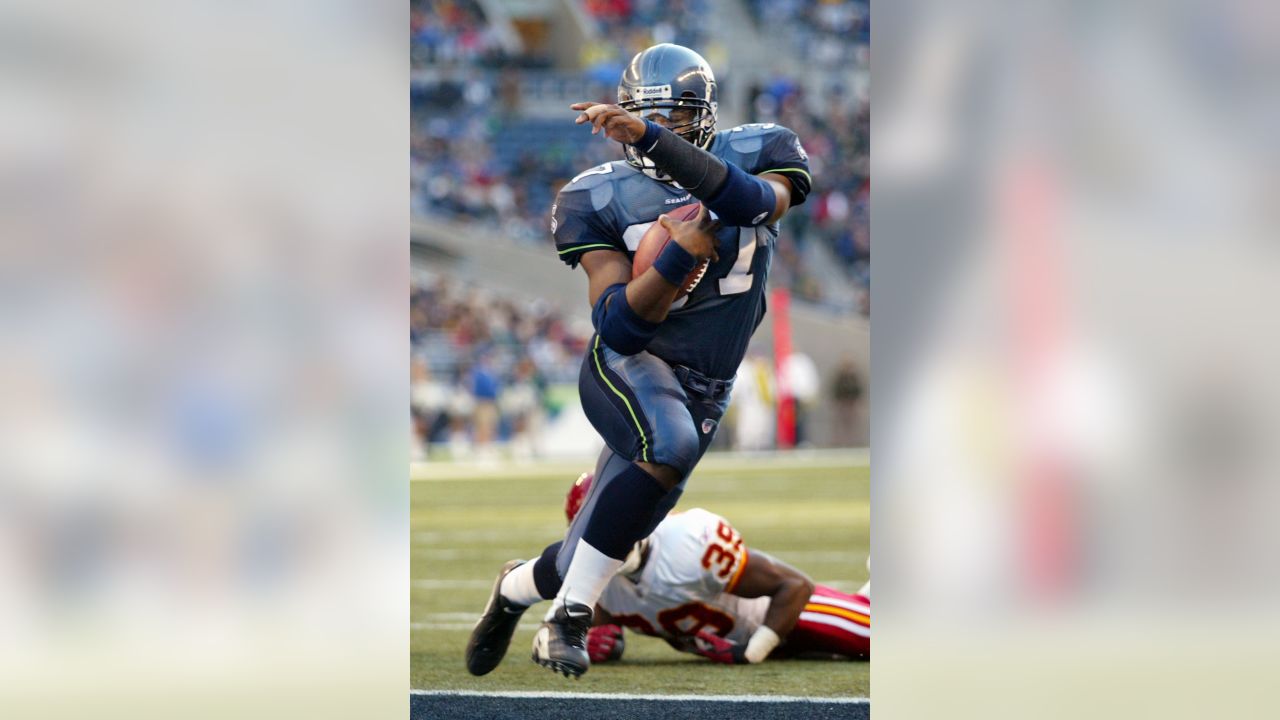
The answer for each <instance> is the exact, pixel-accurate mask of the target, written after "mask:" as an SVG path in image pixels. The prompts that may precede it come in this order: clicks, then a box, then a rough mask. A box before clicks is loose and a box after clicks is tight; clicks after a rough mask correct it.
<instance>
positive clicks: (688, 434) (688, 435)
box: [655, 422, 701, 487]
mask: <svg viewBox="0 0 1280 720" xmlns="http://www.w3.org/2000/svg"><path fill="white" fill-rule="evenodd" d="M659 442H660V444H659V446H658V448H657V450H658V452H657V453H656V457H655V460H656V461H657V462H658V463H659V464H662V465H667V466H670V467H672V468H674V469H675V471H676V473H677V475H678V477H677V478H676V482H677V483H678V482H680V480H683V479H684V478H685V477H687V476H688V475H689V473H691V472H693V466H694V464H695V463H697V462H698V452H699V450H700V449H701V448H700V445H699V440H698V431H697V430H696V429H695V428H694V427H693V423H692V422H688V423H677V424H673V425H672V426H670V427H668V428H666V432H664V433H663V436H662V437H661V438H659ZM674 485H675V483H672V486H673V487H674Z"/></svg>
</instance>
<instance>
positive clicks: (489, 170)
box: [410, 0, 870, 717]
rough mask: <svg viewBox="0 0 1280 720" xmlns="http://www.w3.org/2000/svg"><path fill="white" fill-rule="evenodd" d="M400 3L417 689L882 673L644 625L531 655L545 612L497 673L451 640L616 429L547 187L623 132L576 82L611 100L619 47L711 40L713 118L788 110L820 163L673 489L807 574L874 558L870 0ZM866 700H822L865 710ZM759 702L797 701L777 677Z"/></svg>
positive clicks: (816, 684)
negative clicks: (554, 654)
mask: <svg viewBox="0 0 1280 720" xmlns="http://www.w3.org/2000/svg"><path fill="white" fill-rule="evenodd" d="M411 9H412V15H411V18H412V19H411V22H412V36H411V37H412V40H411V48H412V49H411V52H412V77H411V108H412V118H411V141H412V148H411V154H410V159H411V183H412V186H411V187H412V190H411V198H412V200H411V207H412V221H411V226H412V229H411V237H412V270H411V272H412V290H411V298H410V317H411V330H410V339H411V347H412V357H411V378H412V379H411V389H410V394H411V408H412V445H411V454H412V458H411V460H413V461H415V462H414V463H413V465H412V472H411V475H412V478H413V482H412V488H411V511H410V513H411V514H410V520H411V522H410V532H411V538H412V539H411V548H412V559H411V573H410V574H411V578H412V590H411V603H410V610H411V617H412V622H411V633H410V637H411V641H410V682H411V687H413V688H416V690H415V692H416V693H418V694H417V695H415V696H414V703H415V705H414V710H413V711H412V713H411V714H413V715H414V716H415V717H418V716H422V717H427V716H445V715H448V716H458V717H470V716H477V715H484V714H485V712H486V711H485V710H484V708H483V707H481V705H482V704H483V703H484V702H489V701H492V698H489V699H487V700H486V698H485V697H484V696H483V695H477V693H490V692H494V691H499V692H503V693H510V692H516V693H520V692H530V691H532V692H544V691H552V692H557V693H558V692H562V691H581V692H592V691H603V692H607V693H611V694H616V693H618V692H632V693H635V692H639V693H656V694H670V693H676V694H679V693H682V692H683V693H698V694H706V693H717V692H719V693H733V694H734V695H735V696H737V697H743V696H755V699H756V700H759V699H760V698H762V697H764V696H768V697H769V698H776V697H778V696H795V695H801V696H808V697H813V698H824V699H833V698H835V699H843V700H844V701H849V700H850V699H851V698H855V699H856V698H865V697H867V696H868V695H869V692H870V665H869V663H813V662H808V663H805V662H792V663H784V664H781V665H783V666H782V667H777V666H776V665H775V666H772V667H771V666H769V665H768V664H765V665H762V666H753V667H750V668H736V669H735V670H734V681H733V683H731V684H730V683H726V682H725V681H724V675H723V672H722V671H723V669H724V668H722V667H717V666H714V665H712V664H710V663H707V662H706V661H704V660H703V659H702V658H698V657H695V656H690V655H680V654H678V653H675V652H673V651H672V650H671V649H670V648H669V647H667V645H666V644H665V643H663V642H661V641H659V640H656V639H652V638H643V637H640V636H636V635H634V634H632V635H630V637H629V639H628V644H627V651H626V657H625V662H623V663H619V664H614V665H602V666H600V667H598V668H596V669H594V670H593V671H592V672H590V673H588V674H587V675H586V676H584V677H583V678H582V679H581V680H580V681H578V682H574V683H572V684H565V683H561V682H556V681H557V680H559V678H551V677H548V676H547V673H546V671H544V670H543V669H541V668H539V667H537V666H535V665H533V664H532V663H530V662H529V660H528V647H529V642H530V638H531V637H532V635H533V632H534V629H535V628H536V626H537V622H538V618H540V616H541V613H540V612H533V613H529V614H528V615H527V616H526V618H525V619H524V620H523V621H522V623H521V625H520V628H519V629H518V630H517V633H516V636H515V638H514V639H513V642H512V647H511V651H510V652H509V653H508V655H507V658H506V659H505V660H504V662H503V665H502V666H501V667H500V668H498V670H496V671H495V672H493V673H492V674H490V675H487V676H485V677H481V678H475V677H472V676H470V675H468V674H467V672H466V670H465V669H464V667H463V663H462V650H463V647H464V646H465V644H466V640H467V636H468V634H469V632H470V630H471V627H472V624H473V623H474V621H475V618H476V617H477V613H478V611H479V610H480V608H481V607H483V605H484V603H485V600H486V598H487V594H488V592H489V587H490V584H491V583H492V577H493V573H494V572H495V571H496V569H497V568H498V567H499V566H500V565H501V564H502V563H503V562H504V561H506V560H508V559H511V558H513V557H523V558H527V557H530V556H531V554H533V553H536V552H538V551H539V550H540V549H541V548H542V547H544V546H545V545H546V544H547V543H548V542H551V541H553V540H555V539H556V538H557V537H559V536H560V535H561V534H562V533H563V531H564V518H563V514H562V512H561V506H562V504H563V498H564V493H565V492H566V490H567V489H568V486H569V484H570V483H571V482H572V480H573V478H575V477H576V476H577V475H578V474H579V473H580V472H582V471H583V470H586V469H589V468H590V467H591V466H592V465H593V463H594V458H595V455H596V454H597V453H598V451H599V449H600V448H601V446H602V444H603V443H602V441H601V440H600V439H599V437H598V436H597V434H596V432H595V431H594V429H593V428H592V427H591V425H590V423H589V422H588V421H587V419H586V417H585V415H584V414H583V411H582V408H581V405H580V403H579V400H578V371H579V367H580V364H581V360H582V353H583V351H584V350H585V348H586V345H587V342H588V340H589V339H590V337H591V334H592V326H591V321H590V317H589V314H590V307H589V305H588V304H587V302H586V275H585V273H583V272H581V271H580V270H570V269H569V268H567V267H566V266H564V265H563V264H562V263H561V262H560V261H559V259H558V258H557V256H556V253H555V252H554V246H553V243H552V239H551V233H550V228H549V218H550V206H551V203H552V201H553V199H554V197H555V194H556V192H557V191H558V190H559V188H560V187H561V186H562V185H564V184H565V183H567V182H568V181H569V179H570V178H572V177H573V176H574V175H576V174H578V173H579V172H582V171H583V170H586V169H588V168H590V167H592V166H594V165H597V164H600V163H602V162H606V161H609V160H615V159H621V158H622V151H621V147H620V146H619V145H617V144H616V143H612V142H607V141H601V139H599V138H595V137H592V136H591V135H590V134H589V132H586V131H584V129H583V128H581V127H578V126H576V125H574V123H573V117H574V113H573V112H572V111H570V110H569V109H568V105H569V104H570V103H573V102H578V101H581V100H598V101H605V102H614V101H615V100H616V88H617V82H618V78H619V76H620V75H621V72H622V68H623V65H624V64H625V63H626V62H627V61H629V60H630V59H631V57H632V56H633V55H634V54H635V53H637V52H639V51H640V50H643V49H644V48H646V47H649V46H650V45H652V44H655V43H658V42H675V43H679V44H683V45H686V46H689V47H692V48H694V49H695V50H698V51H699V52H700V53H702V55H703V56H704V57H706V58H707V60H708V62H710V63H711V65H712V68H713V69H714V70H715V72H716V79H717V82H718V83H719V86H720V105H719V121H718V124H719V127H721V128H730V127H733V126H735V125H739V124H742V123H746V122H779V123H782V124H784V125H786V126H788V127H790V128H792V129H793V130H795V131H796V132H797V133H798V134H799V136H800V138H801V139H802V141H803V143H804V145H805V148H806V149H807V151H808V153H809V156H810V158H811V162H812V170H813V174H814V187H815V192H814V193H813V194H812V195H810V197H809V199H808V202H807V203H806V204H805V205H803V206H801V207H800V208H798V210H797V211H795V212H792V213H791V214H789V215H788V216H787V218H786V220H784V222H783V228H782V233H781V237H780V241H779V251H778V253H777V254H776V255H775V260H774V264H773V268H772V270H771V275H770V286H771V295H770V297H769V313H768V315H767V316H766V318H765V321H764V324H763V325H762V326H761V327H760V329H759V330H758V331H757V333H756V335H755V337H754V339H753V341H752V346H751V349H750V351H749V353H748V356H747V359H746V361H745V362H744V363H743V365H742V367H741V368H740V369H739V372H738V378H737V382H736V385H735V390H734V399H733V403H732V405H731V408H730V411H729V415H728V416H727V418H726V419H725V421H724V423H723V426H722V429H721V431H720V433H719V435H718V436H717V438H716V445H715V446H713V450H712V453H710V454H709V456H708V457H707V458H706V459H704V460H703V462H702V463H701V464H700V465H699V467H698V470H697V471H696V476H697V477H696V478H695V479H694V480H693V481H691V482H690V485H689V490H688V492H687V493H686V494H685V496H684V498H683V500H682V506H684V507H697V506H702V507H707V508H709V509H712V510H714V511H716V512H719V513H722V514H724V515H725V516H726V517H728V518H729V519H730V520H731V521H732V522H733V523H734V524H735V526H736V527H737V528H738V529H739V530H740V531H741V532H742V533H743V537H744V538H745V539H746V541H747V542H748V543H749V544H751V545H753V546H754V547H757V548H762V549H765V550H768V551H769V552H771V553H773V554H775V555H776V556H778V557H781V558H782V559H784V560H786V561H788V562H791V563H793V564H795V565H797V566H798V567H800V568H802V569H804V570H805V571H806V572H808V573H810V574H811V575H812V577H813V578H814V579H815V580H816V581H818V582H821V583H824V584H828V585H832V586H834V587H837V588H840V589H843V590H846V591H853V590H854V589H856V588H857V587H859V586H860V585H861V584H862V583H863V582H865V581H866V579H867V567H866V558H867V555H868V553H869V548H870V500H869V498H870V483H869V468H868V454H867V453H866V451H865V450H863V449H862V448H865V447H866V446H867V444H868V419H867V412H866V407H867V404H866V403H867V379H868V376H869V369H870V367H869V363H870V347H869V335H870V326H869V320H868V313H869V311H870V300H869V295H868V290H869V272H870V240H869V236H868V230H869V222H868V214H867V203H868V191H869V186H870V179H869V177H868V147H867V143H868V100H867V98H868V78H869V76H868V65H867V62H868V59H867V51H868V44H867V41H868V30H869V26H868V4H867V2H866V1H865V0H855V1H852V2H850V1H845V0H835V1H831V0H822V1H818V0H783V1H782V2H767V1H765V0H681V1H678V2H658V1H657V0H519V1H501V0H416V1H415V2H413V3H412V4H411ZM789 448H807V449H808V448H812V449H814V451H812V452H787V451H786V450H787V449H789ZM839 448H843V449H839ZM818 449H821V450H818ZM726 450H732V451H748V452H751V453H752V454H751V455H750V456H747V457H746V458H745V459H744V457H743V456H741V455H735V454H731V453H726V452H722V451H726ZM440 693H444V694H443V695H440ZM450 693H461V695H452V694H450ZM557 698H558V699H556V700H555V701H554V702H564V698H563V697H562V696H557ZM612 699H613V701H614V702H622V701H621V700H619V699H618V698H617V696H616V695H612ZM516 701H517V700H516V699H515V698H512V697H510V696H507V695H504V696H503V700H502V701H501V707H502V708H504V710H503V712H504V713H505V714H515V715H519V714H521V712H524V711H527V712H529V713H533V710H531V709H528V708H525V709H524V710H521V709H518V708H517V706H515V705H513V704H512V703H514V702H516ZM521 702H523V700H521ZM584 702H590V701H589V700H587V699H584V698H581V697H578V698H577V699H576V700H575V705H574V707H575V708H576V709H577V710H575V712H576V711H581V710H583V708H585V706H583V705H581V703H584ZM424 703H430V704H429V705H428V704H424ZM478 703H479V704H478ZM610 707H612V708H613V710H612V711H613V712H616V713H619V714H618V715H617V716H626V713H627V712H641V711H639V710H636V709H635V708H631V709H630V710H628V709H626V708H622V707H620V706H610ZM727 707H728V706H727V705H726V706H725V708H727ZM868 707H869V706H868V705H866V704H861V705H847V704H845V705H833V706H832V707H831V708H829V709H828V711H829V712H830V713H831V714H830V716H831V717H865V714H866V712H867V710H868ZM725 708H722V711H727V710H726V709H725ZM704 710H705V709H704ZM811 710H813V712H815V713H817V714H816V715H814V716H815V717H816V716H824V717H825V716H827V715H822V712H823V711H821V710H819V709H818V708H816V707H815V708H811ZM750 711H751V716H753V717H789V716H792V715H794V707H789V706H788V705H787V704H786V703H785V702H783V701H782V700H781V699H779V700H777V701H775V702H772V703H768V702H761V703H754V704H753V705H752V706H751V708H750ZM692 712H694V711H693V709H692V708H690V707H685V706H684V705H682V704H679V703H676V704H672V703H667V704H666V705H661V706H660V707H649V708H646V709H644V710H643V714H644V715H645V716H651V717H687V716H690V715H689V714H690V713H692ZM700 712H701V711H700ZM611 716H613V715H611Z"/></svg>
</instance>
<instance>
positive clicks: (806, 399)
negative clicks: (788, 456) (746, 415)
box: [782, 352, 822, 447]
mask: <svg viewBox="0 0 1280 720" xmlns="http://www.w3.org/2000/svg"><path fill="white" fill-rule="evenodd" d="M782 376H783V377H784V378H786V385H787V391H788V392H790V393H791V397H792V399H793V400H794V401H795V411H796V436H795V438H796V439H795V442H796V447H805V446H807V445H810V444H812V443H811V440H810V437H809V430H810V427H809V418H810V411H811V410H812V409H813V405H814V403H815V402H817V400H818V394H819V390H820V387H819V386H820V385H821V382H822V381H821V380H820V379H819V378H818V367H817V365H814V363H813V358H811V357H809V356H808V355H806V354H805V353H803V352H793V353H791V355H789V356H787V359H786V361H785V362H783V363H782Z"/></svg>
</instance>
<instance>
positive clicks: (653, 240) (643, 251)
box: [631, 203, 711, 299]
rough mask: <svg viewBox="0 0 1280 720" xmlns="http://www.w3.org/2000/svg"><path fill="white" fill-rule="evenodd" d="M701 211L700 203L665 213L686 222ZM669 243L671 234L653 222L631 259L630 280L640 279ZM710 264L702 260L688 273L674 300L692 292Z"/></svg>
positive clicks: (660, 224)
mask: <svg viewBox="0 0 1280 720" xmlns="http://www.w3.org/2000/svg"><path fill="white" fill-rule="evenodd" d="M701 209H702V203H693V204H691V205H683V206H681V207H678V208H676V209H675V210H672V211H671V212H669V213H665V214H666V215H667V216H668V217H670V218H671V219H672V220H679V221H681V222H688V221H690V220H693V219H695V218H697V217H698V211H700V210H701ZM669 242H671V233H669V232H667V229H666V228H664V227H662V223H659V222H655V223H654V224H653V225H651V226H650V227H649V229H648V230H646V231H645V234H644V237H642V238H640V244H639V245H638V246H637V247H636V254H635V257H633V258H632V259H631V277H632V279H635V278H638V277H640V276H641V275H642V274H644V271H645V270H648V269H649V268H650V267H652V266H653V261H654V260H656V259H657V258H658V253H661V252H662V249H663V248H665V247H666V246H667V243H669ZM710 264H711V260H709V259H708V260H703V261H702V262H701V263H699V264H698V266H697V267H695V268H694V269H693V272H691V273H689V275H688V277H686V278H685V279H684V285H682V286H681V287H680V289H679V290H678V291H677V292H676V298H677V299H678V298H682V297H684V296H685V295H688V294H689V293H691V292H693V289H694V288H695V287H697V286H698V283H699V282H700V281H701V280H702V276H703V275H705V274H706V272H707V266H708V265H710Z"/></svg>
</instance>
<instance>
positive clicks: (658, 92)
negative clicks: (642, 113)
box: [631, 85, 671, 100]
mask: <svg viewBox="0 0 1280 720" xmlns="http://www.w3.org/2000/svg"><path fill="white" fill-rule="evenodd" d="M631 97H632V98H634V99H636V100H648V99H650V98H669V97H671V86H670V85H649V86H646V87H638V88H636V89H634V90H632V91H631Z"/></svg>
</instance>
